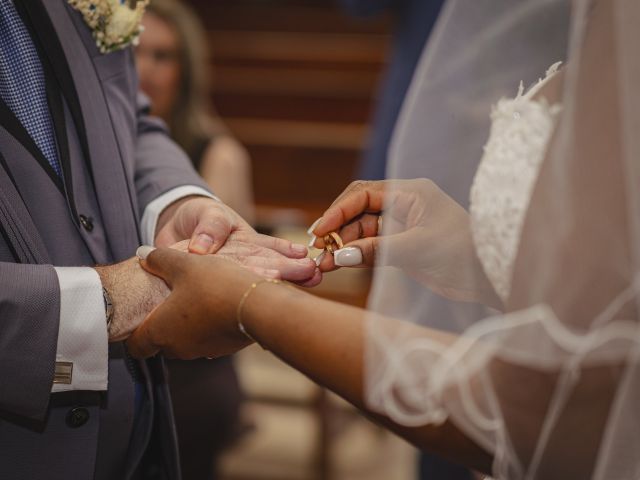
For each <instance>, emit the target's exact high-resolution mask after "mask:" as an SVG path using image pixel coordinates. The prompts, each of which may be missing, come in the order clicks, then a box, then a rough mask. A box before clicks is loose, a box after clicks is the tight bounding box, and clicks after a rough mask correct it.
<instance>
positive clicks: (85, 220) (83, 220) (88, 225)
mask: <svg viewBox="0 0 640 480" xmlns="http://www.w3.org/2000/svg"><path fill="white" fill-rule="evenodd" d="M78 218H79V220H80V225H82V228H84V229H85V230H86V231H87V232H91V231H93V218H91V217H87V216H86V215H80V216H79V217H78Z"/></svg>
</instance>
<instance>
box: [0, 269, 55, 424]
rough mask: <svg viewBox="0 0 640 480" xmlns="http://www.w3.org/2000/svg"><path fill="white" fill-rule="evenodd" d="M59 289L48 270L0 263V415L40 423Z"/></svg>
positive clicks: (51, 366)
mask: <svg viewBox="0 0 640 480" xmlns="http://www.w3.org/2000/svg"><path fill="white" fill-rule="evenodd" d="M59 317H60V286H59V284H58V277H57V275H56V272H55V269H54V268H53V267H52V266H51V265H22V264H14V263H4V262H0V412H2V413H3V414H9V415H18V416H22V417H27V418H31V419H34V420H43V419H44V417H45V415H46V412H47V406H48V403H49V397H50V394H51V387H52V385H53V377H54V370H55V362H56V348H57V340H58V326H59Z"/></svg>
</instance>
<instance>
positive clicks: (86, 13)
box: [68, 0, 149, 53]
mask: <svg viewBox="0 0 640 480" xmlns="http://www.w3.org/2000/svg"><path fill="white" fill-rule="evenodd" d="M68 2H69V5H71V6H72V7H73V8H75V9H76V10H78V11H79V12H80V13H81V14H82V16H83V18H84V21H85V22H86V23H87V25H89V28H91V30H92V31H93V38H95V40H96V45H97V46H98V48H99V49H100V51H101V52H102V53H109V52H114V51H116V50H120V49H122V48H125V47H127V46H128V45H129V44H133V45H136V44H137V43H138V37H139V36H140V33H142V25H140V19H141V18H142V14H143V13H144V9H145V8H146V6H147V5H148V4H149V0H68Z"/></svg>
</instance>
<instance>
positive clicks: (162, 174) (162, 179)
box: [135, 94, 209, 217]
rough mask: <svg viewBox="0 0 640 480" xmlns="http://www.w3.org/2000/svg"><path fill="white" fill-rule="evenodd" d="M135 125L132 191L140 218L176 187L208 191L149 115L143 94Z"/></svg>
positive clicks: (164, 132)
mask: <svg viewBox="0 0 640 480" xmlns="http://www.w3.org/2000/svg"><path fill="white" fill-rule="evenodd" d="M137 122H138V137H137V144H136V159H135V160H136V167H135V187H136V193H137V196H138V206H139V209H140V211H139V214H140V217H142V216H143V214H144V212H145V210H146V208H147V206H148V205H149V204H150V203H151V202H152V201H153V200H155V199H156V198H158V197H160V196H161V195H162V194H164V193H167V192H169V191H170V190H173V189H175V188H177V187H182V186H196V187H200V188H202V189H204V190H206V191H209V187H208V186H207V184H206V183H205V181H204V180H202V178H200V176H199V175H198V173H197V172H196V171H195V170H194V168H193V167H192V165H191V162H190V161H189V158H188V157H187V155H186V153H184V151H183V150H182V149H181V148H180V147H178V145H176V143H175V142H173V140H171V139H170V138H169V135H168V133H167V130H166V127H165V125H164V123H163V122H162V121H161V120H159V119H157V118H154V117H151V116H150V115H149V103H148V100H147V98H146V97H145V96H144V95H143V94H138V98H137Z"/></svg>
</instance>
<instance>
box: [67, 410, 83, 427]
mask: <svg viewBox="0 0 640 480" xmlns="http://www.w3.org/2000/svg"><path fill="white" fill-rule="evenodd" d="M66 420H67V425H68V426H69V427H71V428H78V427H81V426H82V425H84V424H85V423H87V420H89V410H87V409H86V408H83V407H75V408H72V409H71V410H69V412H68V413H67V419H66Z"/></svg>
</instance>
